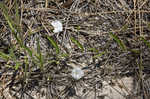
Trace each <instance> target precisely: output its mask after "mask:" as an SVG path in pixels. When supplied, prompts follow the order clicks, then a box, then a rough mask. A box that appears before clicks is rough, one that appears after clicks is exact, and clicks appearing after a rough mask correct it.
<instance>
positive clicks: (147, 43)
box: [140, 37, 150, 48]
mask: <svg viewBox="0 0 150 99" xmlns="http://www.w3.org/2000/svg"><path fill="white" fill-rule="evenodd" d="M140 39H141V40H142V41H143V42H144V43H145V44H146V45H147V46H148V47H149V48H150V42H148V41H147V40H146V39H145V38H144V37H140Z"/></svg>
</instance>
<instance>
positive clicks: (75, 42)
mask: <svg viewBox="0 0 150 99" xmlns="http://www.w3.org/2000/svg"><path fill="white" fill-rule="evenodd" d="M70 39H71V41H72V42H73V43H74V44H76V45H77V46H78V47H79V48H80V49H81V51H82V52H83V51H84V47H83V46H82V44H81V43H80V42H79V41H78V40H76V39H75V38H73V37H71V38H70Z"/></svg>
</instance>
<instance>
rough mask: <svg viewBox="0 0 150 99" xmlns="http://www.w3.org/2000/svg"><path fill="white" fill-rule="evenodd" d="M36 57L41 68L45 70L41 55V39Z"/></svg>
mask: <svg viewBox="0 0 150 99" xmlns="http://www.w3.org/2000/svg"><path fill="white" fill-rule="evenodd" d="M36 57H37V59H38V60H39V63H40V68H41V69H43V64H44V62H43V61H44V59H43V56H42V53H41V46H40V42H39V38H37V55H36Z"/></svg>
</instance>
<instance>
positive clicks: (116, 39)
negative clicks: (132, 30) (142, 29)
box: [109, 32, 127, 51]
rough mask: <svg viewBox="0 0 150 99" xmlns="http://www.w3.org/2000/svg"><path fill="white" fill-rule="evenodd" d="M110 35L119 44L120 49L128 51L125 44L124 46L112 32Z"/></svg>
mask: <svg viewBox="0 0 150 99" xmlns="http://www.w3.org/2000/svg"><path fill="white" fill-rule="evenodd" d="M109 34H110V36H111V37H112V38H113V39H114V40H115V41H116V42H117V44H118V45H119V46H120V48H121V49H122V50H123V51H126V50H127V48H126V46H125V44H124V43H123V42H122V41H121V40H120V39H119V38H118V37H117V36H116V35H115V34H113V33H112V32H110V33H109Z"/></svg>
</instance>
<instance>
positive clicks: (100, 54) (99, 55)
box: [93, 52, 105, 58]
mask: <svg viewBox="0 0 150 99" xmlns="http://www.w3.org/2000/svg"><path fill="white" fill-rule="evenodd" d="M104 54H105V52H101V53H99V54H97V55H95V56H93V58H98V57H101V56H102V55H104Z"/></svg>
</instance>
